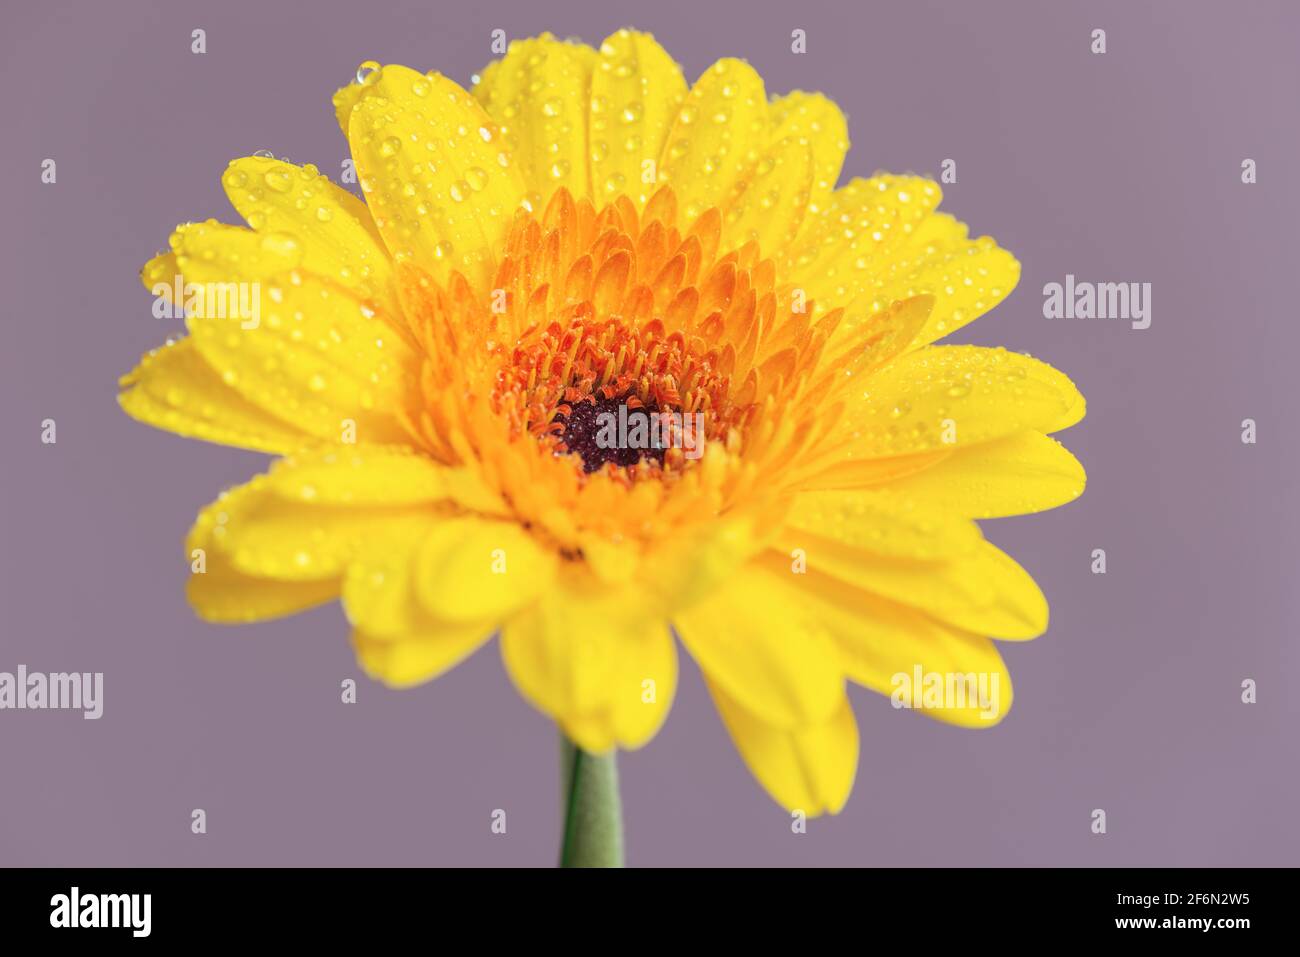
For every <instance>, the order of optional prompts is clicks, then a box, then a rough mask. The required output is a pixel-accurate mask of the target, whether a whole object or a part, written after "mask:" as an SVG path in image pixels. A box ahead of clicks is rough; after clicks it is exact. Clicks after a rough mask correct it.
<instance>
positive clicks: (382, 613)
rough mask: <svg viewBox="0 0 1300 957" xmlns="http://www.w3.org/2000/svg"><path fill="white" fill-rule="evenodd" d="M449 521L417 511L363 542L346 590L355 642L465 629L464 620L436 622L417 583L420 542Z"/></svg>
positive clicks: (346, 579) (458, 632)
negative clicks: (402, 521)
mask: <svg viewBox="0 0 1300 957" xmlns="http://www.w3.org/2000/svg"><path fill="white" fill-rule="evenodd" d="M445 520H446V516H442V515H438V514H436V513H435V512H433V511H432V510H429V511H427V512H413V513H412V515H411V516H410V518H409V519H408V520H407V521H405V522H404V523H402V525H400V526H398V527H397V528H394V529H391V530H390V531H389V533H388V534H387V535H384V536H383V537H382V538H381V537H379V536H375V537H372V538H369V539H366V540H364V541H362V542H361V543H359V544H358V546H357V548H356V551H355V553H354V554H353V556H352V557H351V560H350V561H349V562H348V564H347V570H346V572H345V573H344V576H343V594H342V597H343V608H344V610H345V611H346V612H347V616H348V621H350V622H351V623H352V624H353V626H354V627H355V633H354V635H353V641H354V643H358V642H365V643H367V644H373V643H374V642H377V641H382V640H388V641H393V640H402V641H405V640H408V639H412V638H419V639H420V640H428V639H429V638H430V636H432V635H434V634H450V635H462V634H464V633H465V629H463V628H462V627H461V626H460V625H451V624H449V623H447V622H438V621H436V620H435V619H434V618H433V616H431V615H430V614H429V613H428V612H427V611H426V610H425V609H424V607H423V605H421V604H420V598H419V592H418V589H417V585H416V573H417V567H416V557H417V556H418V554H419V550H420V544H421V542H422V541H423V540H424V538H425V536H426V535H428V534H430V533H431V532H432V531H433V530H434V529H435V528H436V527H437V526H438V525H439V524H440V523H441V522H444V521H445ZM481 632H482V629H480V633H481ZM360 653H361V652H360V648H359V647H358V654H360Z"/></svg>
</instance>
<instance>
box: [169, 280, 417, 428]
mask: <svg viewBox="0 0 1300 957" xmlns="http://www.w3.org/2000/svg"><path fill="white" fill-rule="evenodd" d="M254 293H255V295H256V298H257V300H258V301H259V302H260V309H259V315H257V316H255V317H253V318H252V319H249V320H243V321H241V320H240V319H237V318H236V319H232V318H221V317H211V316H207V315H201V316H194V315H192V316H190V317H189V319H188V320H187V322H186V325H187V326H188V327H189V330H190V333H191V336H192V337H193V340H194V345H195V348H196V349H197V350H198V351H199V353H200V354H201V355H202V356H203V358H204V360H205V361H207V362H208V364H210V365H211V366H212V367H213V368H214V369H215V370H216V371H217V372H218V373H219V374H220V375H221V376H222V378H223V381H226V382H228V383H231V384H232V386H233V388H235V389H236V390H237V391H239V392H240V393H241V394H242V395H243V396H244V398H246V399H247V400H249V401H250V402H251V403H253V404H254V405H257V406H258V407H260V408H263V409H268V410H273V411H275V412H276V413H277V414H280V415H283V416H285V417H289V418H292V419H293V421H295V422H297V423H299V424H300V426H301V427H302V428H303V429H305V430H306V431H309V432H310V433H311V434H313V435H316V436H319V437H321V438H326V439H331V440H333V441H336V442H337V441H343V440H347V439H350V440H351V441H357V442H369V443H376V444H380V443H400V442H403V441H405V439H406V436H407V434H406V431H405V429H404V428H403V427H402V426H401V424H400V423H399V422H398V420H397V418H396V417H395V416H394V411H395V410H396V409H398V408H400V407H401V404H402V402H403V400H404V398H405V397H406V396H407V395H408V394H409V393H410V392H411V391H412V390H413V384H412V383H413V375H414V368H415V365H416V360H415V357H414V354H413V353H412V352H411V351H410V349H409V348H408V347H407V346H406V345H405V343H404V342H403V341H402V339H401V337H400V336H399V335H398V334H397V333H396V332H394V331H393V330H392V329H390V328H389V327H388V326H386V325H384V324H383V323H380V322H378V321H376V320H375V319H374V318H373V316H367V314H366V306H365V304H364V303H362V302H360V301H359V300H357V298H356V297H355V296H354V295H353V294H351V293H349V292H347V291H346V290H343V289H341V288H339V287H337V286H334V285H332V284H329V283H326V282H324V281H322V280H321V279H319V278H317V277H316V276H315V275H313V274H311V273H299V272H297V271H290V272H289V273H286V274H283V275H280V276H276V277H273V278H270V279H265V280H263V281H262V282H261V284H260V285H259V287H258V288H257V289H255V290H254Z"/></svg>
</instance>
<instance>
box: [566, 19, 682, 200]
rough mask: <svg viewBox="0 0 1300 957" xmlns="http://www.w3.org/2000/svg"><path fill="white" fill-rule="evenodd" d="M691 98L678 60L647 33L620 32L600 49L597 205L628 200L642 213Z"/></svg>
mask: <svg viewBox="0 0 1300 957" xmlns="http://www.w3.org/2000/svg"><path fill="white" fill-rule="evenodd" d="M685 97H686V80H685V79H684V78H683V77H682V71H681V68H680V67H678V66H677V64H676V63H675V62H674V61H673V58H672V57H671V56H669V55H668V53H667V52H666V51H665V50H664V48H663V47H661V46H660V45H659V44H658V43H657V42H655V39H654V37H652V36H650V34H648V33H638V32H636V31H634V30H619V31H618V32H617V33H614V34H612V35H610V36H609V37H608V38H606V40H605V42H604V43H602V44H601V45H600V57H599V59H598V60H597V63H596V69H595V70H594V72H593V73H592V78H591V125H590V137H591V188H592V194H593V198H594V199H595V200H596V202H597V205H600V204H601V203H602V202H612V201H614V200H615V199H617V198H618V196H619V195H620V194H625V195H627V196H629V197H631V199H632V200H633V201H634V202H635V203H636V206H637V209H643V208H644V207H645V204H646V201H647V200H649V198H650V197H651V196H652V195H653V194H654V191H655V189H656V188H657V185H656V183H655V182H654V178H650V179H651V181H650V182H646V179H647V178H648V177H647V176H646V175H645V174H646V173H647V169H648V168H647V166H646V163H647V162H649V163H652V164H657V163H658V162H659V156H660V154H661V153H662V152H663V145H664V140H665V139H666V138H667V136H668V128H669V126H670V125H671V124H672V122H673V120H674V119H675V118H676V116H677V110H678V108H679V107H680V106H681V103H682V100H683V99H685Z"/></svg>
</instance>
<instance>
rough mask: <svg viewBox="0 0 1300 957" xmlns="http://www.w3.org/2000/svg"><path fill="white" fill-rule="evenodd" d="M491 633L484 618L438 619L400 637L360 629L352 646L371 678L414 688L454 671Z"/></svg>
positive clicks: (390, 685) (355, 631)
mask: <svg viewBox="0 0 1300 957" xmlns="http://www.w3.org/2000/svg"><path fill="white" fill-rule="evenodd" d="M491 637H492V628H491V627H490V626H485V625H483V624H482V623H481V622H479V623H470V624H465V623H461V624H448V623H437V624H435V625H432V626H430V627H429V628H428V630H426V631H421V632H419V633H416V634H411V635H404V636H402V637H401V638H399V639H385V638H375V637H373V636H371V635H369V634H367V633H366V632H364V631H362V630H361V629H356V630H354V631H353V633H352V647H353V650H354V651H356V653H357V661H358V662H360V664H361V667H362V669H363V670H364V671H365V673H366V674H367V675H369V676H370V677H371V678H373V679H375V680H376V681H382V682H383V683H384V684H386V685H388V686H389V687H392V688H410V687H412V686H414V685H418V684H423V683H424V682H426V681H431V680H433V679H434V678H436V677H438V676H439V675H440V674H443V673H444V672H446V671H450V670H451V669H452V668H454V667H455V666H456V665H458V664H460V663H461V662H462V661H464V660H465V659H466V658H468V657H469V656H470V655H471V654H473V653H474V652H475V651H477V650H478V649H479V648H480V647H481V646H482V645H484V644H486V643H487V641H488V639H490V638H491Z"/></svg>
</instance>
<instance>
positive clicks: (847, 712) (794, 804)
mask: <svg viewBox="0 0 1300 957" xmlns="http://www.w3.org/2000/svg"><path fill="white" fill-rule="evenodd" d="M708 685H709V692H710V693H711V694H712V695H713V701H714V704H716V705H717V708H718V713H719V714H720V715H721V716H722V721H723V724H725V725H726V726H727V730H728V731H729V732H730V733H731V738H732V740H733V741H734V742H735V743H736V749H737V750H738V751H739V752H740V756H741V757H742V758H744V760H745V764H746V765H748V766H749V770H750V771H751V772H752V773H753V775H754V777H755V778H757V779H758V782H759V783H760V784H762V785H763V787H764V788H766V789H767V793H768V794H770V795H771V796H772V799H773V800H774V801H776V802H777V803H778V804H780V805H781V806H782V807H784V808H785V809H786V810H787V811H802V812H803V813H804V814H806V815H807V816H809V817H815V816H817V815H819V814H823V813H827V812H829V813H831V814H838V813H839V811H840V809H841V808H842V807H844V802H845V801H846V800H848V796H849V792H850V791H851V790H852V789H853V778H854V776H855V775H856V774H857V769H858V725H857V721H855V720H854V717H853V709H852V708H851V707H850V706H849V699H848V697H847V696H845V694H844V693H843V692H842V691H841V692H840V695H839V699H838V701H837V702H836V706H835V708H834V709H833V710H832V712H831V714H830V716H829V717H827V718H826V719H825V720H823V721H821V722H818V723H817V724H810V725H804V726H802V727H798V728H794V729H791V728H782V727H777V726H774V725H771V724H769V723H768V722H766V721H764V720H763V717H762V716H760V715H758V714H755V713H753V712H751V711H749V710H748V709H747V708H745V707H743V706H741V705H740V704H739V703H737V702H736V700H735V699H733V698H732V697H731V696H730V695H728V694H727V693H726V691H724V690H723V689H722V688H721V687H720V686H719V685H718V683H716V682H714V681H709V682H708Z"/></svg>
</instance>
